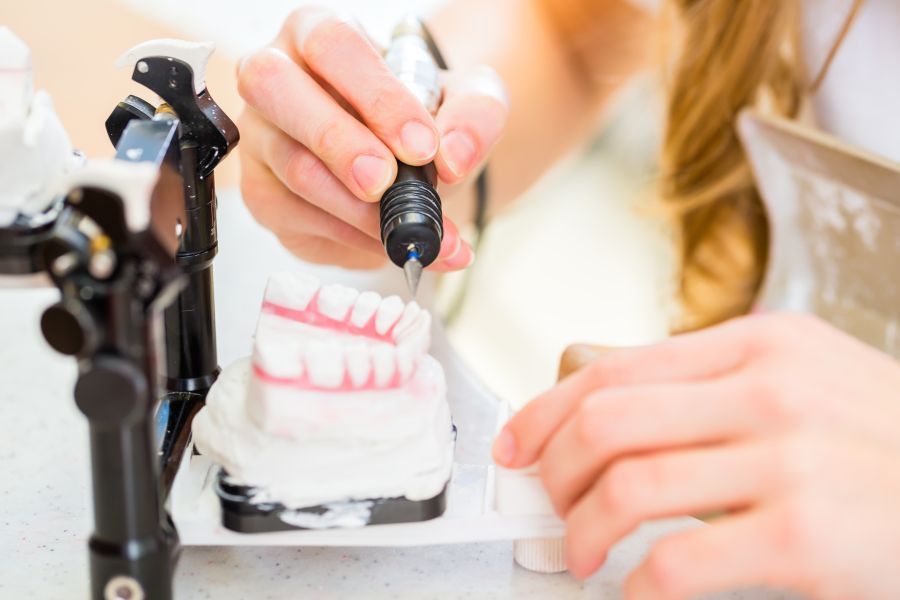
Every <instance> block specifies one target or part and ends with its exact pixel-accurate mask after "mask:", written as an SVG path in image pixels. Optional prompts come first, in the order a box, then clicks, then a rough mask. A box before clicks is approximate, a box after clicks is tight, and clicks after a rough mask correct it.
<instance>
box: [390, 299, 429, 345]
mask: <svg viewBox="0 0 900 600" xmlns="http://www.w3.org/2000/svg"><path fill="white" fill-rule="evenodd" d="M421 312H422V309H421V308H419V305H418V304H416V303H415V302H410V303H409V304H407V305H406V308H405V309H403V316H402V317H400V320H399V321H397V325H396V326H395V327H394V339H395V340H399V339H400V338H402V337H403V336H404V334H405V333H406V332H407V331H408V328H409V327H411V326H412V325H414V324H415V323H416V321H417V319H416V317H418V316H419V314H420V313H421Z"/></svg>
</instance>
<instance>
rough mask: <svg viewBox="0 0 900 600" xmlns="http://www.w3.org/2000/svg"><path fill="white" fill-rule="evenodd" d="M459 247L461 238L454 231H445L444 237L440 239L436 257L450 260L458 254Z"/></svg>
mask: <svg viewBox="0 0 900 600" xmlns="http://www.w3.org/2000/svg"><path fill="white" fill-rule="evenodd" d="M460 249H462V238H461V237H459V235H457V234H455V232H454V233H451V232H446V233H445V234H444V239H443V240H441V249H440V250H439V251H438V257H440V259H441V260H450V259H452V258H453V257H455V256H456V255H457V254H459V251H460Z"/></svg>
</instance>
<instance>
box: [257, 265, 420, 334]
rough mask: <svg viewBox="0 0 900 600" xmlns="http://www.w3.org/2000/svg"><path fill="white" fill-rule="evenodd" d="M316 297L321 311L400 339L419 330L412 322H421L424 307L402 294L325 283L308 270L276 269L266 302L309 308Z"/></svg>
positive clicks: (289, 307)
mask: <svg viewBox="0 0 900 600" xmlns="http://www.w3.org/2000/svg"><path fill="white" fill-rule="evenodd" d="M314 298H315V299H316V305H317V310H318V312H319V313H320V314H321V315H323V316H325V317H328V318H329V319H332V320H334V321H337V322H340V323H349V324H350V325H352V326H353V327H355V328H356V329H358V330H362V329H366V328H367V327H369V326H370V325H371V326H373V331H374V333H376V334H377V335H379V336H387V335H388V333H390V335H391V338H392V339H393V340H394V341H396V342H398V343H399V342H401V341H402V340H403V339H404V337H412V336H414V335H415V334H416V333H417V332H416V331H415V330H413V329H411V326H412V325H415V324H421V320H420V319H418V316H419V314H420V313H421V312H422V309H421V308H419V305H418V304H416V303H415V302H410V303H409V304H405V303H404V302H403V300H402V299H401V298H400V297H399V296H388V297H387V298H382V297H381V296H380V295H379V294H377V293H375V292H368V291H367V292H362V293H360V292H359V291H357V290H355V289H353V288H351V287H347V286H344V285H340V284H329V285H325V286H322V285H321V282H320V281H319V279H318V278H316V277H313V276H312V275H308V274H303V273H277V274H274V275H272V277H271V278H270V279H269V285H268V286H267V287H266V294H265V302H266V303H268V304H270V305H274V306H278V307H283V308H286V309H289V310H293V311H304V310H306V309H307V308H309V306H310V303H311V302H312V301H313V299H314ZM373 319H374V323H373Z"/></svg>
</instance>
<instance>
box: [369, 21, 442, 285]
mask: <svg viewBox="0 0 900 600" xmlns="http://www.w3.org/2000/svg"><path fill="white" fill-rule="evenodd" d="M435 51H436V50H435V48H434V44H433V42H432V41H431V38H430V36H429V34H428V32H427V31H426V29H425V27H424V25H423V24H422V22H421V21H419V20H418V19H417V18H415V17H407V18H406V19H404V20H403V21H402V22H401V23H400V24H399V25H398V26H397V28H396V29H395V30H394V33H393V36H392V39H391V44H390V46H389V48H388V51H387V54H386V55H385V61H386V62H387V64H388V67H389V68H390V69H391V71H392V72H393V73H394V75H396V76H397V78H398V79H400V81H401V82H402V83H403V84H404V85H405V86H406V87H407V88H408V89H409V91H410V92H412V94H413V95H414V96H415V97H416V98H417V99H418V100H419V101H420V102H421V103H422V105H423V106H425V108H426V109H427V110H428V111H429V112H430V113H431V114H432V115H434V114H436V113H437V110H438V107H439V106H440V103H441V85H440V81H439V72H440V65H439V62H442V60H441V59H440V57H439V56H436V55H435ZM436 186H437V170H436V169H435V166H434V163H429V164H427V165H424V166H421V167H414V166H411V165H407V164H404V163H402V162H400V163H399V164H398V171H397V180H396V181H395V182H394V184H393V185H392V186H391V187H390V188H388V190H387V191H386V192H385V193H384V196H382V198H381V205H380V207H381V242H382V244H384V249H385V251H386V252H387V255H388V257H389V258H390V259H391V262H393V263H394V264H395V265H397V266H398V267H400V268H402V269H403V273H404V276H405V277H406V284H407V286H408V287H409V291H410V293H411V294H412V295H413V296H415V295H416V290H417V289H418V287H419V280H420V279H421V277H422V271H423V269H425V267H427V266H428V265H430V264H431V263H433V262H434V260H435V259H436V258H437V256H438V253H439V252H440V249H441V241H442V240H443V238H444V225H443V214H442V211H441V197H440V196H439V195H438V193H437V189H436Z"/></svg>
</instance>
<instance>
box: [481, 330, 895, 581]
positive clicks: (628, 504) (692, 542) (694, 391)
mask: <svg viewBox="0 0 900 600" xmlns="http://www.w3.org/2000/svg"><path fill="white" fill-rule="evenodd" d="M898 390H900V365H898V364H897V363H896V362H894V361H893V360H891V359H890V358H889V357H887V356H885V355H883V354H880V353H879V352H876V351H875V350H873V349H871V348H869V347H867V346H864V345H863V344H862V343H860V342H857V341H856V340H853V339H852V338H850V337H849V336H846V335H845V334H843V333H840V332H838V331H837V330H834V329H832V328H830V327H828V326H826V325H824V324H823V323H821V322H819V321H816V320H814V319H812V318H810V317H806V316H800V315H786V314H773V315H765V316H753V317H748V318H743V319H739V320H736V321H732V322H730V323H727V324H724V325H721V326H719V327H716V328H713V329H709V330H706V331H702V332H698V333H694V334H689V335H684V336H679V337H675V338H673V339H671V340H668V341H665V342H663V343H661V344H658V345H655V346H651V347H647V348H639V349H628V350H622V351H618V352H614V353H612V354H608V355H605V356H603V357H601V358H600V359H599V360H597V361H596V362H595V363H593V364H591V365H590V366H589V367H586V368H584V369H582V370H581V371H579V372H578V373H576V374H575V375H573V376H571V377H569V378H568V379H565V380H563V381H562V382H561V383H560V384H559V385H557V386H556V387H555V388H554V389H552V390H551V391H549V392H547V393H546V394H544V395H542V396H540V397H538V398H537V399H535V400H534V401H533V402H532V403H530V404H529V405H528V406H526V407H525V408H524V409H523V410H522V411H521V412H520V413H519V414H517V415H516V416H515V417H513V419H512V420H511V421H510V422H509V424H508V425H507V426H506V427H505V428H504V430H503V431H502V432H501V434H500V436H499V437H498V439H497V441H496V442H495V446H494V456H495V459H496V460H497V462H498V463H499V464H501V465H504V466H508V467H512V468H517V467H525V466H527V465H530V464H532V463H534V462H538V463H539V468H540V474H541V479H542V481H543V483H544V485H545V487H546V489H547V491H548V493H549V495H550V498H551V500H552V502H553V505H554V507H555V509H556V511H557V512H558V514H559V515H560V516H561V517H563V518H564V519H565V521H566V526H567V538H566V551H567V562H568V565H569V568H570V570H571V572H572V573H573V574H575V575H576V576H578V577H586V576H587V575H589V574H591V573H592V572H594V571H595V570H597V569H598V568H599V567H600V566H601V565H602V564H603V562H604V560H605V556H606V554H607V552H608V550H609V549H610V547H611V546H612V545H613V544H614V543H615V542H616V541H618V540H620V539H621V538H622V537H623V536H625V535H626V534H627V533H629V532H630V531H631V530H632V529H634V528H635V527H636V526H637V525H639V524H640V523H641V522H643V521H645V520H649V519H656V518H663V517H669V516H676V515H690V514H703V513H710V512H712V511H725V514H724V516H721V517H719V518H716V519H714V520H713V521H712V523H711V525H709V526H708V527H702V528H698V529H695V530H690V531H686V532H682V533H678V534H676V535H674V536H671V537H669V538H666V539H663V540H661V541H660V542H659V543H657V544H656V545H655V547H654V548H653V549H652V550H651V552H650V554H649V556H648V557H647V559H646V560H645V561H644V563H643V564H642V565H641V566H640V567H639V568H638V569H637V570H636V571H635V572H634V573H633V574H632V575H631V576H630V577H629V579H628V581H627V583H626V588H625V592H626V597H628V598H630V599H642V598H654V599H670V598H687V597H693V596H696V595H700V594H706V593H711V592H715V591H721V590H725V589H731V588H737V587H746V586H757V585H763V586H771V587H778V588H790V589H794V590H796V591H799V592H801V593H804V594H808V595H810V596H813V597H816V598H824V599H831V598H835V599H836V598H868V599H879V598H885V599H888V598H898V597H900V572H898V570H897V568H896V561H897V556H900V398H898Z"/></svg>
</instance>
